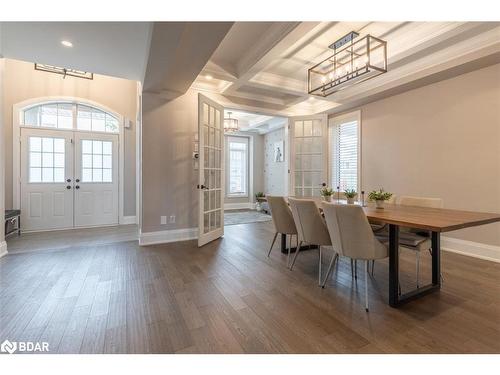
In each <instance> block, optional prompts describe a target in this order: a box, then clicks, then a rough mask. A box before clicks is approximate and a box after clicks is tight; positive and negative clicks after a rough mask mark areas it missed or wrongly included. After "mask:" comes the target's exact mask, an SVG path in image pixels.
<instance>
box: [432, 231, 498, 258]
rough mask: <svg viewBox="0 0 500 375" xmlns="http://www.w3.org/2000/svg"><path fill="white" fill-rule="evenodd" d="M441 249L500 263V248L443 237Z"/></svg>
mask: <svg viewBox="0 0 500 375" xmlns="http://www.w3.org/2000/svg"><path fill="white" fill-rule="evenodd" d="M441 249H442V250H445V251H449V252H452V253H457V254H461V255H466V256H470V257H473V258H479V259H483V260H489V261H491V262H496V263H500V246H494V245H488V244H484V243H480V242H473V241H466V240H461V239H458V238H452V237H444V236H443V237H441Z"/></svg>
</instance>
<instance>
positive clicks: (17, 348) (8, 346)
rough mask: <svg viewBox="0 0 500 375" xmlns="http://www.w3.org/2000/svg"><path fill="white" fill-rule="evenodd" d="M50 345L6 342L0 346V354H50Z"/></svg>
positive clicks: (46, 343)
mask: <svg viewBox="0 0 500 375" xmlns="http://www.w3.org/2000/svg"><path fill="white" fill-rule="evenodd" d="M48 351H49V343H48V342H46V341H42V342H33V341H9V340H5V341H4V342H2V344H1V345H0V352H2V353H10V354H13V353H15V352H23V353H26V352H32V353H36V352H48Z"/></svg>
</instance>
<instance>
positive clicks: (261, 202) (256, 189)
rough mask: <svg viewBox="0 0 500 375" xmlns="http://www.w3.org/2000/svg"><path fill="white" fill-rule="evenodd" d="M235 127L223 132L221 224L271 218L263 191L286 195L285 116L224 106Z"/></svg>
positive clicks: (225, 115) (265, 220)
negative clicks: (223, 156) (224, 192)
mask: <svg viewBox="0 0 500 375" xmlns="http://www.w3.org/2000/svg"><path fill="white" fill-rule="evenodd" d="M224 118H225V119H231V121H232V122H233V123H234V122H236V124H237V126H236V129H234V127H233V129H232V131H229V132H228V131H226V132H225V136H224V138H225V141H224V142H225V162H226V163H225V175H226V178H225V184H226V194H225V196H224V213H225V215H224V218H225V219H224V224H225V225H226V226H228V225H238V224H249V223H259V222H268V221H271V217H270V215H269V209H268V206H267V203H266V202H265V198H264V199H263V198H259V197H262V196H265V195H266V194H271V195H286V190H287V181H288V159H289V158H288V155H287V147H288V145H287V144H288V141H287V139H286V137H287V118H285V117H280V116H274V115H268V114H262V113H255V112H248V111H241V110H229V109H226V110H225V113H224Z"/></svg>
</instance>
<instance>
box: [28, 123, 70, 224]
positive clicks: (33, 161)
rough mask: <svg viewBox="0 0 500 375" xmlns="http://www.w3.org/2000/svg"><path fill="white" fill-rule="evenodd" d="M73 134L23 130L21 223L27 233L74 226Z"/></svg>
mask: <svg viewBox="0 0 500 375" xmlns="http://www.w3.org/2000/svg"><path fill="white" fill-rule="evenodd" d="M72 137H73V132H71V131H69V132H68V131H51V130H37V129H27V128H23V129H22V130H21V214H22V216H21V224H22V226H23V229H26V230H46V229H61V228H71V227H73V147H72V143H71V139H72Z"/></svg>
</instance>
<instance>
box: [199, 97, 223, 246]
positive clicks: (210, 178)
mask: <svg viewBox="0 0 500 375" xmlns="http://www.w3.org/2000/svg"><path fill="white" fill-rule="evenodd" d="M223 113H224V111H223V108H222V107H221V106H220V105H218V104H217V103H215V102H213V101H211V100H210V99H208V98H206V97H204V96H203V95H200V97H199V113H198V117H199V118H198V125H199V137H198V139H199V142H200V144H199V151H200V164H199V165H200V167H199V185H198V189H199V191H200V199H199V207H200V214H199V224H198V225H199V234H198V245H199V246H202V245H204V244H206V243H208V242H210V241H213V240H214V239H216V238H219V237H220V236H222V235H223V233H224V209H223V202H222V199H223V197H224V184H223V181H224V151H223V150H224V130H223V126H222V121H223Z"/></svg>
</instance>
